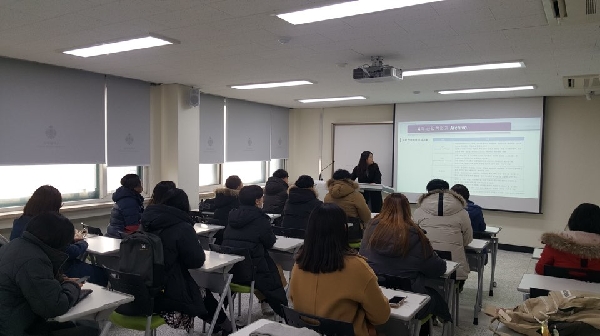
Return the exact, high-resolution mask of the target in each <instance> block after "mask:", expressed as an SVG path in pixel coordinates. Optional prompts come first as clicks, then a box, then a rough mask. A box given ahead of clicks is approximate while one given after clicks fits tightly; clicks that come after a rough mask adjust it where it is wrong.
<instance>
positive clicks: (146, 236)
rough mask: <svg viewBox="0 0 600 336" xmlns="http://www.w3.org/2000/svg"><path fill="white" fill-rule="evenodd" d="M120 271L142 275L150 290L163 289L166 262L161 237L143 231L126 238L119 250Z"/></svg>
mask: <svg viewBox="0 0 600 336" xmlns="http://www.w3.org/2000/svg"><path fill="white" fill-rule="evenodd" d="M161 231H162V230H161ZM161 231H158V232H157V233H158V234H160V232H161ZM119 271H120V272H125V273H130V274H137V275H140V276H141V277H142V279H144V282H145V283H146V285H147V286H148V287H149V288H156V289H158V288H162V286H163V285H164V282H165V262H164V254H163V245H162V241H161V239H160V237H159V236H158V235H157V234H153V233H149V232H143V231H136V232H134V233H132V234H129V235H127V236H125V237H124V238H123V239H122V240H121V248H120V250H119Z"/></svg>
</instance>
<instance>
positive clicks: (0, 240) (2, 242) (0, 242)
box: [0, 234, 8, 246]
mask: <svg viewBox="0 0 600 336" xmlns="http://www.w3.org/2000/svg"><path fill="white" fill-rule="evenodd" d="M6 244H8V239H6V237H4V236H3V235H1V234H0V246H3V245H6Z"/></svg>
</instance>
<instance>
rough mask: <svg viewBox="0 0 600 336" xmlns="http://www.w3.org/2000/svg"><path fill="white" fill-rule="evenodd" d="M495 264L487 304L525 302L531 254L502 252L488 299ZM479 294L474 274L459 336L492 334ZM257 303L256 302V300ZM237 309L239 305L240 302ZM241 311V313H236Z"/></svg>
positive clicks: (125, 335) (124, 335)
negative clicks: (478, 308)
mask: <svg viewBox="0 0 600 336" xmlns="http://www.w3.org/2000/svg"><path fill="white" fill-rule="evenodd" d="M490 264H491V263H489V264H488V266H487V267H486V268H485V272H484V291H483V294H484V297H483V305H484V306H485V305H495V306H498V307H514V306H516V305H518V304H519V303H520V302H522V301H523V296H522V295H521V293H520V292H518V291H517V286H518V284H519V282H520V281H521V277H522V276H523V274H525V273H533V269H534V266H535V261H534V260H532V259H531V254H526V253H516V252H506V251H499V252H498V264H497V266H496V275H495V278H496V282H497V284H498V286H497V287H496V288H495V289H494V296H493V297H490V296H488V290H489V283H490V270H491V267H490V266H491V265H490ZM476 291H477V274H476V273H471V274H470V277H469V279H468V280H467V282H466V283H465V287H464V290H463V292H462V293H461V297H460V312H459V326H458V327H457V328H456V336H479V335H492V332H491V331H490V330H489V329H488V328H489V321H490V319H489V318H488V317H487V316H485V315H484V314H483V313H480V315H479V325H473V306H474V304H475V295H476ZM254 302H255V303H256V301H254ZM236 306H237V302H236ZM242 310H243V311H247V310H248V299H247V295H244V296H243V299H242ZM236 312H237V310H236ZM262 317H263V316H262V314H261V312H260V308H259V307H258V306H257V305H256V304H255V305H254V307H253V309H252V319H253V320H257V319H260V318H262ZM242 320H243V321H245V320H246V315H245V314H242ZM196 322H197V323H196V328H195V329H196V330H195V331H194V332H193V335H202V333H201V329H202V324H201V322H200V320H198V319H196ZM185 334H186V332H185V331H184V330H173V329H171V328H169V327H167V326H162V327H160V328H159V329H158V331H157V335H165V336H166V335H185ZM109 335H115V336H133V335H143V332H136V331H131V330H125V329H121V328H118V327H115V326H113V327H112V328H111V329H110V332H109ZM434 335H436V336H437V335H441V327H435V328H434Z"/></svg>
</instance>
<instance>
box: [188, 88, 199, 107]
mask: <svg viewBox="0 0 600 336" xmlns="http://www.w3.org/2000/svg"><path fill="white" fill-rule="evenodd" d="M189 103H190V106H193V107H196V106H198V105H200V90H198V89H190V100H189Z"/></svg>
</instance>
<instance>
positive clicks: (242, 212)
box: [222, 185, 288, 316]
mask: <svg viewBox="0 0 600 336" xmlns="http://www.w3.org/2000/svg"><path fill="white" fill-rule="evenodd" d="M262 206H263V191H262V188H261V187H259V186H256V185H251V186H246V187H243V188H242V190H240V207H239V208H238V209H235V210H232V211H231V212H230V213H229V224H228V225H227V227H226V228H225V233H224V234H223V244H222V245H223V246H227V247H233V248H242V249H248V250H250V254H251V256H252V263H253V264H254V266H255V267H256V276H255V278H254V281H255V285H254V286H255V287H256V289H257V290H258V291H259V292H260V293H256V297H257V298H258V299H259V301H261V309H262V311H263V314H265V315H270V314H273V312H275V313H277V314H278V315H280V316H283V312H282V309H281V305H286V306H287V303H288V301H287V295H286V294H285V290H284V289H283V288H284V287H285V286H286V283H285V278H284V277H283V274H282V271H281V269H280V268H278V267H277V265H276V264H275V262H274V261H273V259H271V256H270V255H269V251H268V249H270V248H271V247H273V245H274V244H275V240H276V237H275V234H273V230H272V229H271V223H270V220H269V216H267V215H266V214H265V213H264V212H263V211H262V210H261V208H262ZM269 306H270V308H271V309H269Z"/></svg>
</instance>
